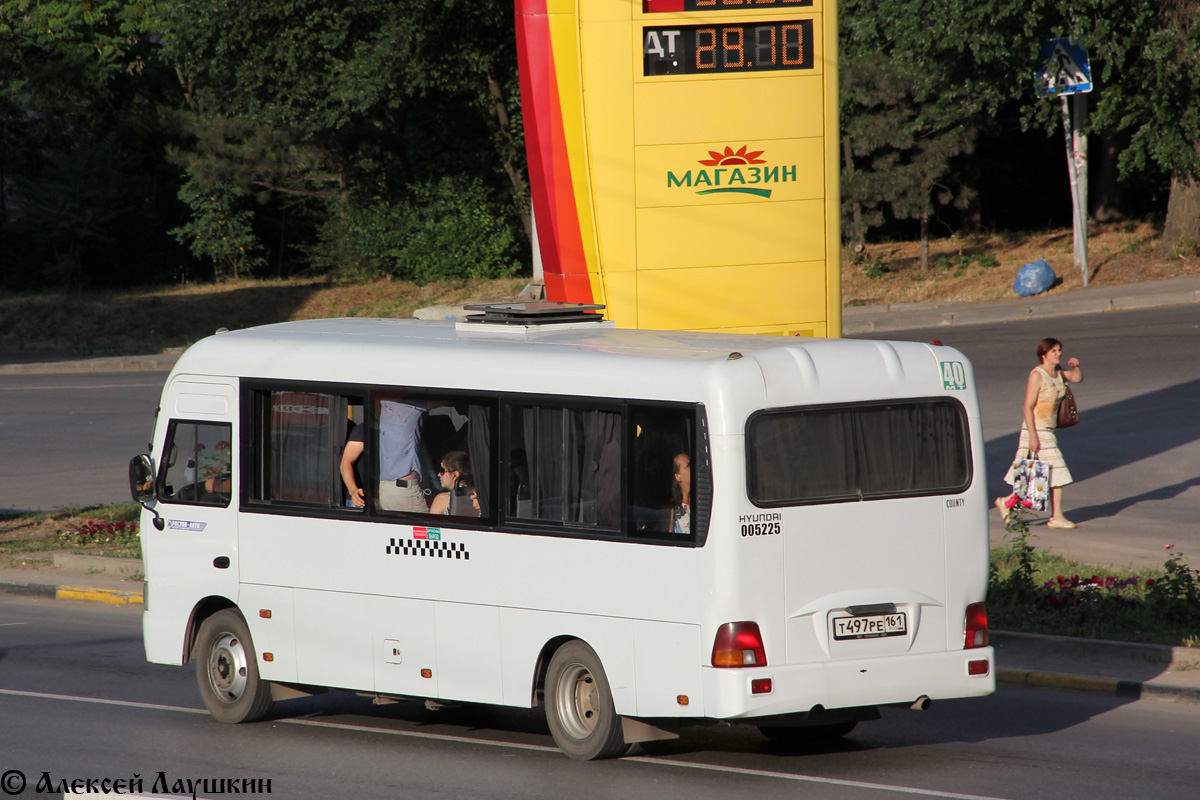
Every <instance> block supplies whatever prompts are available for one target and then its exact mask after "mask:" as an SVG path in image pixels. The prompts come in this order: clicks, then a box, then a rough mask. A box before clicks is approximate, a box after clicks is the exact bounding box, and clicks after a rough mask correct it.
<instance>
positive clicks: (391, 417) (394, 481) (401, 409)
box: [340, 400, 428, 513]
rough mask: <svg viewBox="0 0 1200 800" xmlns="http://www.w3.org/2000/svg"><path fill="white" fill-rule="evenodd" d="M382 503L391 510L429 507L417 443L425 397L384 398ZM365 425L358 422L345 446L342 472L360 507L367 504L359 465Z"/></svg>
mask: <svg viewBox="0 0 1200 800" xmlns="http://www.w3.org/2000/svg"><path fill="white" fill-rule="evenodd" d="M379 406H380V407H379V495H378V498H379V507H380V508H383V509H387V510H390V511H416V512H421V513H424V512H426V511H427V510H428V508H427V506H426V504H425V495H424V494H423V493H422V492H421V487H420V481H421V476H420V472H419V471H418V464H419V461H418V457H417V447H418V444H419V438H420V422H421V416H422V415H423V414H424V413H425V402H424V401H423V400H384V401H382V402H381V403H380V404H379ZM365 434H366V431H365V426H363V425H355V426H354V428H353V429H351V431H350V433H349V435H348V436H347V438H346V446H345V448H343V450H342V459H341V467H340V472H341V475H342V482H343V483H345V485H346V491H347V492H348V493H349V494H350V500H351V502H352V503H353V504H354V506H355V507H356V508H363V507H365V506H366V496H365V493H364V492H363V488H362V487H361V486H359V485H358V480H357V478H356V476H355V465H356V464H357V462H358V459H359V458H361V457H362V454H363V452H364V451H365V449H366V436H365Z"/></svg>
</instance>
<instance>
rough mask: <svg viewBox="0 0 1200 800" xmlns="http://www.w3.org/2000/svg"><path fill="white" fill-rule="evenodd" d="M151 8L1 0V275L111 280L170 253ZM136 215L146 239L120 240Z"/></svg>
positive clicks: (1, 278) (141, 271)
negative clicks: (133, 245)
mask: <svg viewBox="0 0 1200 800" xmlns="http://www.w3.org/2000/svg"><path fill="white" fill-rule="evenodd" d="M155 11H156V5H155V3H154V2H152V1H151V2H132V1H131V0H101V1H99V2H88V3H80V2H66V1H64V2H48V1H45V0H43V1H42V2H35V1H34V0H0V265H2V266H0V282H2V283H3V284H4V285H7V286H22V285H44V282H45V278H47V277H49V278H50V279H51V280H52V281H55V282H62V283H72V284H76V285H81V284H86V283H108V282H113V281H119V280H123V279H127V278H129V277H131V276H134V275H138V276H141V277H146V275H147V274H153V268H151V269H150V270H149V271H147V269H146V267H147V265H148V264H150V263H152V262H153V261H154V260H158V261H164V260H165V259H161V258H158V257H160V256H161V255H162V247H163V246H164V242H165V239H166V237H165V236H163V234H164V232H165V227H166V226H165V225H164V224H161V222H162V219H161V217H160V216H159V212H158V210H157V209H158V208H160V207H161V206H162V205H163V204H161V203H159V202H158V199H159V197H160V192H161V191H162V190H163V188H164V185H165V187H166V190H167V193H168V195H169V194H173V193H174V191H175V190H174V187H171V186H169V182H166V183H165V184H164V182H163V181H162V180H160V179H161V178H162V177H163V176H162V174H161V172H162V166H161V158H159V157H158V152H161V146H160V145H159V141H160V140H159V139H158V130H159V129H158V124H157V117H156V112H155V101H154V99H153V96H154V92H155V88H156V87H155V79H156V77H157V76H156V74H155V71H154V69H153V68H152V66H151V64H152V61H153V53H154V50H155V47H156V45H155V44H154V41H153V36H152V34H151V30H152V28H153V21H154V18H155ZM156 151H158V152H156ZM148 222H150V223H151V226H150V231H147V223H148ZM154 222H158V223H160V224H159V225H157V226H155V225H153V223H154ZM135 225H136V226H140V231H139V243H140V244H141V248H140V249H138V250H123V249H122V248H121V247H120V244H121V242H122V240H123V239H124V238H125V233H126V232H128V231H130V230H131V229H133V228H134V227H135ZM155 232H157V234H158V235H157V237H156V236H155V235H154V234H155ZM147 233H149V234H150V235H149V236H148V235H147ZM34 278H36V279H37V280H36V283H35V281H34V280H33V279H34Z"/></svg>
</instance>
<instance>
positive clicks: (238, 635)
mask: <svg viewBox="0 0 1200 800" xmlns="http://www.w3.org/2000/svg"><path fill="white" fill-rule="evenodd" d="M195 652H196V683H197V684H198V685H199V686H200V696H201V697H202V698H203V699H204V705H205V706H206V707H207V708H208V711H209V713H210V714H212V715H213V716H214V717H215V718H216V719H218V720H220V721H221V722H230V723H237V722H257V721H258V720H260V719H262V718H263V717H265V716H266V715H267V714H269V713H270V712H271V707H272V706H273V705H274V700H272V698H271V684H270V683H269V682H268V681H264V680H262V678H260V677H259V675H258V654H257V652H256V651H255V649H254V643H253V641H251V639H250V629H249V628H247V627H246V621H245V620H244V619H242V615H241V614H239V613H238V612H237V611H235V610H233V609H229V608H226V609H223V610H221V611H218V612H217V613H215V614H213V615H212V616H211V617H209V618H208V619H206V620H204V624H203V625H201V626H200V635H199V636H198V637H196V650H195Z"/></svg>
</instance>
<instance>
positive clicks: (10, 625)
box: [0, 622, 29, 628]
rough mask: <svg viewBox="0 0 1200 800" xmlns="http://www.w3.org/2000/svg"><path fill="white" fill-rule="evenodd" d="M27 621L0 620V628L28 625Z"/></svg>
mask: <svg viewBox="0 0 1200 800" xmlns="http://www.w3.org/2000/svg"><path fill="white" fill-rule="evenodd" d="M28 624H29V623H28V622H0V628H11V627H12V626H13V625H28Z"/></svg>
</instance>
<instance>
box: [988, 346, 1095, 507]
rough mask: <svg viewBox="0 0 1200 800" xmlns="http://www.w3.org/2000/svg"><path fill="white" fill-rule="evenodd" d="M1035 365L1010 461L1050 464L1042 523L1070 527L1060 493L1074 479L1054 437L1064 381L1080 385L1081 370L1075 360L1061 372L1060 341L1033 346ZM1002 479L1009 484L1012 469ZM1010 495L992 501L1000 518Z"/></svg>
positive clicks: (1064, 392) (1007, 504)
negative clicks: (1034, 460) (1045, 516)
mask: <svg viewBox="0 0 1200 800" xmlns="http://www.w3.org/2000/svg"><path fill="white" fill-rule="evenodd" d="M1037 356H1038V361H1039V363H1038V365H1037V366H1036V367H1034V368H1033V369H1032V370H1031V371H1030V373H1029V381H1028V383H1027V384H1026V385H1025V405H1024V416H1025V419H1024V421H1023V422H1022V423H1021V439H1020V442H1019V443H1018V444H1017V456H1016V458H1015V459H1013V460H1014V461H1019V460H1021V459H1023V458H1025V454H1026V453H1028V452H1032V453H1033V454H1034V456H1035V457H1036V458H1037V459H1038V460H1039V461H1045V462H1047V463H1048V464H1050V519H1049V520H1047V521H1046V527H1047V528H1060V529H1067V528H1074V527H1075V523H1074V522H1071V521H1070V520H1069V519H1067V518H1066V517H1064V516H1063V510H1062V490H1063V487H1064V486H1066V485H1067V484H1068V483H1072V482H1073V481H1074V479H1073V478H1072V477H1071V471H1070V470H1069V469H1067V463H1066V462H1065V461H1064V460H1063V456H1062V452H1061V451H1059V449H1058V438H1057V437H1056V436H1055V429H1056V428H1057V427H1058V405H1059V403H1061V402H1062V399H1063V395H1065V394H1066V393H1067V384H1066V382H1067V381H1070V382H1071V383H1081V382H1082V381H1083V369H1082V368H1081V367H1080V365H1079V359H1077V358H1069V359H1067V369H1065V370H1064V369H1063V368H1062V365H1061V363H1060V362H1061V361H1062V342H1060V341H1059V340H1058V339H1042V341H1040V342H1038V346H1037ZM1004 480H1005V481H1006V482H1007V483H1009V484H1012V483H1013V469H1012V467H1009V470H1008V474H1006V475H1005V476H1004ZM1011 498H1012V495H1009V496H1008V497H998V498H996V508H998V509H1000V516H1001V517H1002V518H1004V519H1005V520H1007V519H1008V515H1009V513H1010V508H1011V505H1012V503H1011Z"/></svg>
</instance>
